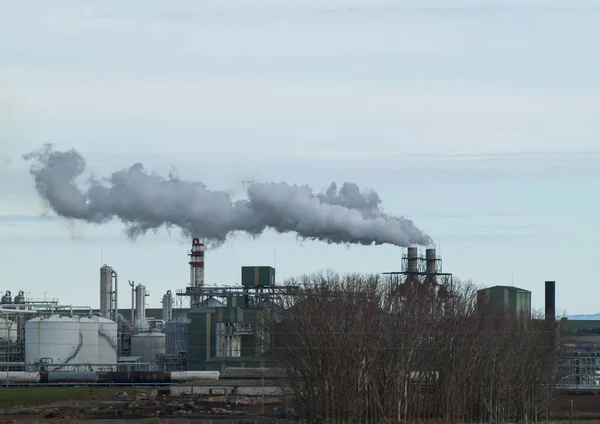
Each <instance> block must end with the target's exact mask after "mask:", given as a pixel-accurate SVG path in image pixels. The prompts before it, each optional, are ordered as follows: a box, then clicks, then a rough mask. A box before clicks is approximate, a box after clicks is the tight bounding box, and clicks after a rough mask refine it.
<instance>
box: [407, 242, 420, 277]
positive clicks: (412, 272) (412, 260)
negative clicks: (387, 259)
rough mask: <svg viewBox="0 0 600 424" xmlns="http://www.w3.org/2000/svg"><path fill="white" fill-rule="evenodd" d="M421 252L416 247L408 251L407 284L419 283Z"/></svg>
mask: <svg viewBox="0 0 600 424" xmlns="http://www.w3.org/2000/svg"><path fill="white" fill-rule="evenodd" d="M418 255H419V251H418V250H417V248H416V247H409V248H408V249H407V253H406V258H407V268H406V272H407V275H406V283H417V282H418V281H419V277H418V272H419V257H418Z"/></svg>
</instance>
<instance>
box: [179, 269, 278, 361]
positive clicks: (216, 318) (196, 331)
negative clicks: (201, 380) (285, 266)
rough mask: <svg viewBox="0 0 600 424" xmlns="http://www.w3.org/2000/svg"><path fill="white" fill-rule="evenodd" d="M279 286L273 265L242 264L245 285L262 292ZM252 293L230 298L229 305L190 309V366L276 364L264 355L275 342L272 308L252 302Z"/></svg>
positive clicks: (188, 358) (243, 284) (188, 354)
mask: <svg viewBox="0 0 600 424" xmlns="http://www.w3.org/2000/svg"><path fill="white" fill-rule="evenodd" d="M274 285H275V269H274V268H272V267H242V286H243V287H248V289H251V290H253V291H254V290H258V291H260V289H261V288H264V287H270V286H274ZM249 296H250V293H249V294H248V295H232V296H229V297H227V306H223V307H216V308H202V309H198V310H195V311H190V312H189V314H188V318H189V320H190V322H189V325H188V329H187V332H188V337H187V340H188V348H187V369H188V370H192V371H205V370H206V371H224V370H225V368H231V367H246V368H261V367H271V366H274V364H273V363H272V361H269V360H268V359H266V358H265V357H264V354H265V353H266V352H267V351H268V350H269V349H270V348H271V345H272V337H271V334H272V329H271V324H272V313H271V310H270V309H269V308H266V307H256V306H249V305H248V303H249V302H248V298H249Z"/></svg>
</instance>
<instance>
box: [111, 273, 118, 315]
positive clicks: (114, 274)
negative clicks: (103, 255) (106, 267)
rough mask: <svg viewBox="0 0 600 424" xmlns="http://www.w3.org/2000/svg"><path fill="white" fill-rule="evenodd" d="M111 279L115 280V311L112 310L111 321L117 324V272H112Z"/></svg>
mask: <svg viewBox="0 0 600 424" xmlns="http://www.w3.org/2000/svg"><path fill="white" fill-rule="evenodd" d="M112 277H113V278H114V279H115V291H114V294H115V298H114V299H115V310H114V317H113V321H114V322H117V316H118V315H119V298H118V296H119V289H118V283H117V271H115V270H114V269H113V270H112Z"/></svg>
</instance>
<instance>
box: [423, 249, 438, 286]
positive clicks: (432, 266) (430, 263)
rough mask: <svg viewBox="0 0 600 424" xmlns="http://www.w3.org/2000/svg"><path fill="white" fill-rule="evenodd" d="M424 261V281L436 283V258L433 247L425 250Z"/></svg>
mask: <svg viewBox="0 0 600 424" xmlns="http://www.w3.org/2000/svg"><path fill="white" fill-rule="evenodd" d="M425 263H426V273H427V276H426V277H425V281H426V282H427V283H428V284H432V285H433V284H437V277H436V273H437V266H436V265H437V259H436V256H435V249H427V250H425Z"/></svg>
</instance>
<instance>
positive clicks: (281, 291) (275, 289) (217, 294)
mask: <svg viewBox="0 0 600 424" xmlns="http://www.w3.org/2000/svg"><path fill="white" fill-rule="evenodd" d="M298 288H299V286H266V287H256V288H254V287H244V286H203V287H201V288H198V289H196V288H194V287H186V288H185V290H176V292H175V294H176V295H177V297H178V298H179V299H183V298H186V297H201V298H208V297H214V298H221V299H227V298H229V297H233V296H243V297H244V298H245V299H246V304H247V305H248V306H249V307H252V306H258V305H259V304H261V303H262V302H264V301H267V300H273V299H277V298H280V297H282V296H291V295H294V294H295V293H297V291H298ZM178 308H185V305H183V302H181V301H180V304H179V305H178Z"/></svg>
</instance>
